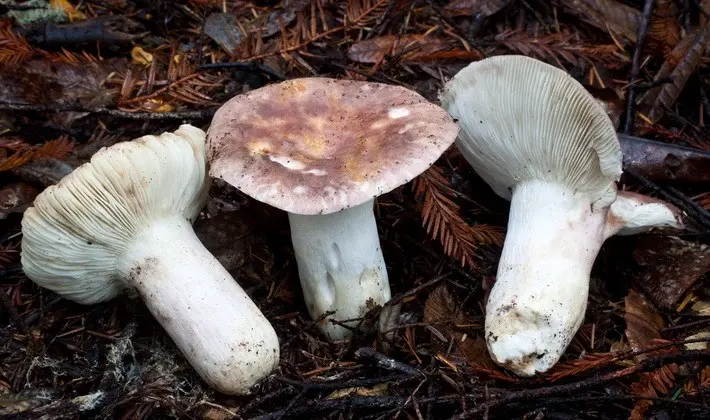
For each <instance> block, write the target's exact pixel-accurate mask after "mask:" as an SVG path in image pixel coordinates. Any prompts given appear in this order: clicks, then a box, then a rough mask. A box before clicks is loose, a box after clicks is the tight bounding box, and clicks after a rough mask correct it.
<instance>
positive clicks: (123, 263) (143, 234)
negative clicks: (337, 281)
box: [21, 125, 279, 395]
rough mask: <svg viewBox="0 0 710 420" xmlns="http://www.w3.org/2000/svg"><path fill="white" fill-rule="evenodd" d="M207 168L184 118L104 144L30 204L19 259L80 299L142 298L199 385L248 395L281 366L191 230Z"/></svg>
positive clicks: (244, 301)
mask: <svg viewBox="0 0 710 420" xmlns="http://www.w3.org/2000/svg"><path fill="white" fill-rule="evenodd" d="M206 167H207V162H206V159H205V132H204V131H202V130H200V129H199V128H196V127H193V126H190V125H181V126H180V128H179V129H178V130H177V131H175V132H174V133H169V132H166V133H163V134H161V135H159V136H153V135H148V136H144V137H141V138H138V139H136V140H133V141H127V142H122V143H118V144H115V145H113V146H111V147H109V148H102V149H101V150H99V151H98V152H97V153H96V154H94V155H93V156H92V157H91V161H90V162H87V163H85V164H83V165H81V166H80V167H78V168H76V169H75V170H74V171H73V172H71V173H70V174H69V175H67V176H65V177H64V178H62V179H61V181H60V182H59V183H58V184H57V185H54V186H50V187H48V188H47V189H46V190H44V191H43V192H42V193H41V194H39V195H38V196H37V198H36V199H35V201H34V207H30V208H29V209H27V211H26V212H25V214H24V216H23V219H22V234H23V238H22V253H21V261H22V267H23V269H24V272H25V274H26V275H27V277H29V278H30V279H31V280H32V281H34V282H35V283H37V284H38V285H39V286H42V287H45V288H47V289H50V290H52V291H54V292H56V293H57V294H59V295H61V296H63V297H65V298H67V299H69V300H72V301H75V302H78V303H80V304H85V305H90V304H95V303H99V302H103V301H107V300H110V299H112V298H113V297H115V296H117V295H118V294H120V293H121V292H123V291H128V292H129V294H130V296H132V297H135V296H136V295H137V296H140V298H141V299H142V300H143V302H144V303H145V305H146V306H147V307H148V309H149V310H150V312H151V313H152V314H153V316H154V317H155V318H156V319H157V320H158V322H159V323H160V324H161V325H162V326H163V328H165V330H166V331H167V333H168V334H169V335H170V337H171V338H172V339H173V341H174V342H175V344H176V345H177V347H178V348H179V349H180V351H181V352H182V353H183V355H184V356H185V357H186V359H187V360H188V361H189V363H190V364H191V365H192V366H193V367H194V368H195V370H196V371H197V372H198V373H199V375H200V376H201V377H202V378H203V379H204V380H205V382H207V383H208V384H209V385H210V386H212V387H213V388H215V389H216V390H218V391H220V392H223V393H226V394H236V395H241V394H248V393H249V392H250V388H251V387H252V386H253V385H254V384H256V383H257V382H258V381H260V380H261V379H263V378H264V377H265V376H266V375H268V374H269V373H270V372H271V371H272V370H273V369H274V368H275V367H276V366H277V364H278V360H279V343H278V338H277V336H276V332H275V331H274V329H273V327H272V326H271V324H270V323H269V321H268V320H267V319H266V318H265V317H264V316H263V314H262V313H261V311H260V310H259V308H257V306H256V305H255V304H254V303H253V302H252V301H251V299H250V298H249V296H248V295H247V294H246V293H245V292H244V290H243V289H242V288H241V287H240V286H239V285H238V284H237V283H236V282H235V281H234V279H233V278H232V277H231V276H230V274H229V273H228V272H227V271H226V270H225V269H224V268H223V267H222V266H221V265H220V264H219V262H218V261H217V260H216V259H215V258H214V257H213V256H212V254H210V252H209V251H208V250H207V249H205V247H204V246H203V245H202V243H201V242H200V240H199V239H198V238H197V236H196V235H195V233H194V231H193V229H192V222H193V221H194V220H195V218H196V217H197V216H198V214H199V213H200V210H201V208H202V207H203V206H204V204H205V201H206V199H207V194H208V188H209V178H208V177H207V176H206V170H207V168H206Z"/></svg>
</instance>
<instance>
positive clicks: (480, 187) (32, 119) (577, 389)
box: [0, 0, 710, 420]
mask: <svg viewBox="0 0 710 420" xmlns="http://www.w3.org/2000/svg"><path fill="white" fill-rule="evenodd" d="M708 13H710V2H708V1H706V0H701V1H671V0H656V1H650V0H574V1H567V0H555V1H552V2H550V1H543V0H524V1H523V0H422V1H406V0H343V1H335V0H269V1H265V0H227V1H224V0H189V1H184V2H172V1H165V0H157V1H134V0H125V1H111V2H104V1H81V2H80V1H75V0H61V1H59V0H52V1H39V0H31V1H7V0H6V1H0V292H2V293H0V415H1V416H3V417H7V418H46V419H51V420H53V419H74V418H131V419H147V418H206V419H215V420H216V419H232V418H260V419H277V418H278V419H287V418H314V419H316V418H318V419H320V418H328V419H339V418H363V419H367V418H372V419H376V418H412V419H440V418H443V419H450V418H460V419H463V418H490V419H509V418H548V417H549V418H585V417H594V418H612V419H630V418H632V419H641V418H706V417H710V407H709V406H708V401H710V399H708V392H709V390H710V368H708V364H710V361H709V360H708V359H709V358H710V356H709V355H708V342H709V341H710V321H709V318H708V317H709V316H710V303H708V302H710V292H709V291H708V287H707V286H708V280H707V277H708V272H710V270H709V269H708V267H710V264H709V261H710V247H709V245H710V244H709V243H708V236H707V233H708V231H710V212H709V210H710V198H709V197H710V185H708V176H707V173H706V172H707V170H705V169H706V168H708V157H707V155H708V151H710V138H709V137H708V132H707V127H706V125H707V123H708V117H710V99H708V98H710V79H709V78H708V77H707V74H708V71H707V70H708V65H710V60H708V58H707V53H706V51H705V50H707V40H708V34H707V31H708V29H707V28H708V22H710V17H709V16H710V15H709V14H708ZM503 54H505V55H511V54H517V55H525V56H528V57H531V58H534V59H537V60H541V61H544V62H545V63H547V64H549V65H552V66H555V67H557V68H559V69H561V70H562V71H564V72H566V73H567V74H569V75H570V76H571V77H573V78H574V79H575V80H576V81H578V82H579V83H580V84H581V85H582V86H583V87H584V89H586V90H587V91H588V92H590V93H591V94H592V95H594V96H595V98H596V99H597V102H598V103H599V104H600V105H602V108H603V109H605V111H606V113H607V115H608V116H609V118H610V119H611V121H612V122H613V125H614V128H615V129H616V130H617V131H618V132H620V133H624V135H622V136H619V141H620V145H621V150H622V151H623V153H624V159H623V167H622V169H623V175H622V176H621V179H620V180H619V182H618V189H617V190H618V191H617V194H621V195H627V194H629V195H630V196H633V194H641V195H646V196H651V197H654V198H656V199H660V200H663V201H665V202H667V203H671V204H672V205H673V206H675V207H676V208H678V210H679V211H680V212H681V213H682V215H683V220H684V223H685V230H684V231H683V232H677V231H673V232H668V231H662V230H652V231H650V232H647V233H641V234H638V235H634V236H614V237H611V238H609V239H607V240H606V241H605V243H604V245H603V246H601V248H600V249H599V253H598V255H597V257H596V260H595V261H594V264H593V265H592V267H591V272H590V276H589V282H588V283H589V287H588V290H589V298H588V300H587V308H586V311H584V313H583V317H582V318H581V320H580V322H581V325H580V326H579V329H578V330H577V333H576V334H575V335H574V336H573V337H572V339H571V342H570V343H569V345H568V346H567V349H566V351H565V352H564V353H563V354H562V355H561V357H560V360H559V362H558V363H557V364H556V365H555V366H554V367H552V368H551V369H550V370H548V371H547V372H544V373H538V374H536V375H535V376H534V377H529V378H523V377H519V376H517V375H514V374H512V373H511V372H510V371H508V370H506V369H505V368H502V367H500V366H498V365H496V364H495V363H494V362H493V360H492V358H491V357H490V355H489V353H488V350H487V347H486V337H485V322H486V317H485V309H486V302H487V301H488V298H489V295H492V294H493V295H494V292H495V285H496V280H497V279H496V277H497V269H498V265H499V262H500V260H501V255H502V252H503V242H504V239H505V238H506V236H507V234H508V229H507V227H508V226H509V220H508V215H509V213H510V211H511V208H510V204H509V203H508V202H507V201H506V200H504V199H502V198H500V197H499V196H497V195H496V194H495V192H494V191H492V190H491V188H490V187H489V186H488V185H487V184H486V183H485V182H484V181H483V179H482V178H481V177H480V176H478V175H477V174H476V172H475V171H474V170H473V168H471V166H470V165H469V164H468V163H467V161H466V159H465V158H464V157H463V156H462V154H461V153H460V151H459V149H458V148H457V147H451V148H449V150H447V151H446V152H445V153H444V154H442V155H441V157H440V158H439V159H438V160H436V161H435V162H433V163H432V162H427V163H428V164H431V166H429V169H428V170H426V171H424V172H423V173H422V174H421V175H419V176H418V177H416V178H414V179H413V180H412V184H411V185H404V186H402V187H399V188H396V189H394V190H392V191H390V192H388V193H386V194H381V195H380V196H379V197H378V198H377V200H376V202H375V205H374V206H373V208H372V211H373V215H374V220H375V223H376V225H377V226H376V232H377V235H376V236H377V237H378V239H379V244H380V246H381V252H382V255H383V257H384V264H385V266H386V269H387V272H388V276H389V283H390V289H391V299H390V300H389V302H387V303H385V304H384V305H383V307H381V306H379V305H374V306H372V307H367V310H366V311H364V313H359V314H357V319H353V320H348V322H349V323H352V324H357V325H359V326H361V327H362V328H358V330H357V331H352V335H351V337H350V339H349V340H347V341H345V342H330V341H329V340H327V338H326V337H325V336H324V335H323V334H322V331H321V330H322V328H321V327H322V325H323V322H325V320H326V319H327V317H328V314H324V316H323V317H322V319H311V317H310V316H309V314H308V308H307V307H306V305H305V304H304V303H303V302H304V299H303V292H302V291H301V288H300V285H299V275H298V268H297V265H298V264H297V256H296V255H295V253H294V248H293V244H292V242H291V240H290V234H289V220H288V216H287V215H286V214H285V212H282V211H278V210H277V209H274V208H271V207H270V206H268V205H265V204H263V203H261V202H259V201H257V200H254V199H252V198H250V197H249V196H247V195H245V194H243V193H241V192H240V191H239V190H237V189H235V188H233V187H232V186H230V185H228V184H227V183H224V182H220V181H215V182H213V183H212V185H211V188H210V190H209V198H208V200H207V202H206V205H205V207H204V209H203V210H202V211H201V212H200V214H199V215H198V216H197V220H195V223H194V225H193V228H194V232H195V235H196V236H197V238H198V239H199V240H200V241H201V242H202V243H203V244H204V246H205V248H206V249H207V250H208V251H209V253H210V254H212V255H213V256H214V258H215V259H216V260H217V261H219V263H220V264H221V265H222V266H223V267H224V268H225V269H227V270H228V271H229V275H230V276H231V277H232V278H234V281H236V282H237V283H238V284H239V286H240V287H241V288H242V289H243V290H244V292H245V293H246V295H248V298H249V299H250V300H252V301H253V302H254V303H255V305H256V306H257V307H258V308H259V310H260V311H261V312H262V313H263V315H264V317H265V318H266V319H267V320H268V323H269V324H271V325H272V326H273V329H274V331H275V332H276V335H277V337H278V340H279V347H280V348H279V354H280V360H279V364H278V367H276V369H275V370H274V371H273V373H272V374H271V375H268V376H267V377H266V378H265V379H264V380H263V381H261V382H260V383H259V385H258V386H256V387H254V389H252V392H251V394H250V395H248V396H239V397H234V396H232V397H230V396H227V395H224V394H222V393H219V392H217V391H215V390H214V388H212V387H210V386H209V385H208V384H207V383H206V382H205V381H203V380H202V379H201V378H200V376H199V374H198V373H197V372H195V370H194V369H192V368H191V366H190V363H189V361H188V360H187V359H186V358H185V357H184V356H183V355H182V354H181V352H180V350H179V347H178V346H176V344H175V342H174V341H173V340H172V339H171V338H170V335H168V334H167V333H166V332H165V330H164V329H163V328H162V327H161V325H160V323H159V322H158V320H156V319H155V318H154V317H153V315H152V314H151V312H150V310H149V309H148V308H146V306H145V305H144V304H142V303H141V302H140V301H134V300H131V299H128V298H125V297H116V298H115V299H113V300H111V301H109V302H104V303H99V304H95V305H88V306H87V305H78V304H75V303H72V302H70V301H68V300H67V299H64V298H62V297H60V296H59V295H57V294H55V293H53V292H51V291H49V290H47V289H44V288H40V287H38V286H36V285H35V284H34V283H33V282H32V281H30V280H29V279H28V278H27V277H26V275H25V273H24V272H23V270H22V266H21V258H20V257H21V252H22V247H21V244H22V242H23V236H22V232H21V225H20V222H21V220H22V218H23V216H24V212H25V211H26V209H27V208H29V207H31V206H32V204H33V201H34V197H35V196H36V195H37V194H38V193H40V192H41V191H44V190H45V189H46V188H47V187H48V186H50V185H53V184H56V183H57V182H58V181H59V180H60V179H62V178H64V177H65V176H67V175H68V174H69V173H71V172H72V171H73V170H74V169H75V168H77V167H79V166H80V165H82V164H83V163H85V162H87V161H89V160H90V158H91V157H92V156H93V155H94V154H96V153H97V152H98V151H99V150H100V149H101V148H102V147H110V146H112V145H113V144H116V143H118V142H123V141H127V140H131V139H135V138H138V137H141V136H143V135H146V134H156V133H163V132H174V131H175V130H176V129H178V127H179V126H180V125H181V124H184V123H189V124H191V125H193V126H195V127H199V128H200V129H202V130H204V131H207V130H208V128H209V125H210V122H211V120H212V117H213V115H214V113H215V111H216V110H217V109H218V108H219V107H220V106H221V105H222V104H224V103H225V102H226V101H228V100H229V99H231V98H233V97H235V96H237V95H240V94H242V93H246V92H249V91H253V90H255V89H258V88H261V87H264V86H267V85H271V84H274V83H277V82H281V81H284V80H291V79H296V78H306V77H328V78H333V79H344V80H357V81H365V82H376V83H383V84H388V85H399V86H403V87H405V88H407V89H410V90H413V91H416V92H417V93H419V94H421V95H422V96H423V97H424V98H426V99H427V100H428V101H430V102H432V103H434V104H437V105H440V103H439V101H438V98H437V93H438V92H439V91H440V89H441V88H442V87H443V86H444V85H445V84H446V83H447V82H448V81H449V80H450V79H451V78H452V77H453V76H454V75H455V74H457V73H458V72H459V71H461V69H463V68H465V67H466V66H468V65H469V64H471V62H474V61H478V60H481V59H483V58H486V57H492V56H498V55H503ZM511 96H514V94H512V93H511ZM333 117H335V118H337V115H333ZM266 126H268V125H266ZM625 210H633V208H626V209H625ZM374 230H375V229H374V227H373V229H372V231H373V232H374ZM373 238H374V236H373ZM383 314H384V315H385V317H386V318H387V321H388V322H387V323H386V324H387V327H386V328H387V329H386V330H380V331H379V332H378V333H375V331H376V330H377V329H376V328H372V327H374V326H376V325H377V324H378V323H379V322H380V321H381V318H382V316H383Z"/></svg>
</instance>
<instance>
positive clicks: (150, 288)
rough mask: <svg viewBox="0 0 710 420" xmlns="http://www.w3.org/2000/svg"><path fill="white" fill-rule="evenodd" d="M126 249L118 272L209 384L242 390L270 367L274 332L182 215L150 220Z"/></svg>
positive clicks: (228, 390)
mask: <svg viewBox="0 0 710 420" xmlns="http://www.w3.org/2000/svg"><path fill="white" fill-rule="evenodd" d="M129 249H130V251H128V252H127V253H126V255H124V256H123V263H122V264H121V274H122V275H124V278H126V279H127V282H128V284H129V285H130V286H131V287H132V288H133V289H135V291H136V292H137V293H138V294H139V295H140V297H141V299H142V300H143V302H144V303H145V305H146V306H147V307H148V309H149V310H150V312H151V313H152V314H153V316H154V317H155V319H156V320H158V322H159V323H160V325H162V326H163V328H164V329H165V331H167V333H168V334H169V335H170V337H171V338H172V339H173V341H174V342H175V344H176V345H177V347H178V348H179V349H180V351H181V352H182V353H183V355H184V356H185V358H186V359H187V360H188V361H189V362H190V364H191V365H192V366H193V367H194V368H195V370H196V371H197V372H198V373H199V375H200V376H201V377H202V378H203V379H204V380H205V382H207V383H208V384H209V385H210V386H211V387H213V388H215V389H216V390H218V391H220V392H223V393H226V394H234V395H243V394H247V393H249V392H250V388H251V387H252V386H253V385H254V384H256V383H257V382H259V381H260V380H261V379H263V378H264V377H266V376H267V375H268V374H269V373H270V372H271V371H272V370H273V369H274V368H276V366H277V365H278V361H279V342H278V338H277V336H276V332H275V331H274V329H273V327H272V326H271V324H270V323H269V321H268V320H267V319H266V318H265V317H264V315H263V314H262V313H261V311H260V310H259V308H257V307H256V305H255V304H254V303H253V302H252V301H251V299H250V298H249V296H248V295H247V294H246V293H245V292H244V290H243V289H242V288H241V287H240V286H239V285H238V284H237V283H236V282H235V281H234V279H233V278H232V276H231V275H230V274H229V273H228V272H227V270H225V269H224V267H222V265H221V264H220V263H219V262H218V261H217V260H216V259H215V258H214V257H213V256H212V254H211V253H210V252H209V251H208V250H207V249H205V247H204V246H203V245H202V243H201V242H200V240H199V239H198V238H197V236H195V233H194V231H193V229H192V226H191V225H190V223H189V222H188V221H186V220H184V219H181V218H178V217H174V218H168V219H165V220H162V221H159V222H156V223H154V224H153V225H152V226H151V227H150V228H149V229H147V230H145V231H144V232H143V233H142V234H141V235H139V237H137V238H136V239H135V242H134V243H133V245H132V246H131V247H129Z"/></svg>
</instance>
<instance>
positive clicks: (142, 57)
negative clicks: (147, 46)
mask: <svg viewBox="0 0 710 420" xmlns="http://www.w3.org/2000/svg"><path fill="white" fill-rule="evenodd" d="M131 58H132V59H133V64H142V65H144V66H149V65H150V63H152V62H153V54H151V53H149V52H146V51H145V50H144V49H143V48H141V47H133V49H132V50H131Z"/></svg>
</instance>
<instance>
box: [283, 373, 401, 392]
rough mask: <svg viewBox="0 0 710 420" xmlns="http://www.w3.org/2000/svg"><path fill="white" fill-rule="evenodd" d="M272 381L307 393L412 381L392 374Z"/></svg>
mask: <svg viewBox="0 0 710 420" xmlns="http://www.w3.org/2000/svg"><path fill="white" fill-rule="evenodd" d="M274 379H276V380H278V381H280V382H284V383H287V384H289V385H293V386H296V387H299V388H304V389H307V390H308V391H330V390H335V389H345V388H359V387H365V386H373V385H377V384H382V383H393V382H402V381H409V380H410V379H412V376H411V375H401V374H392V375H387V376H382V377H379V378H364V379H352V380H349V381H338V380H333V381H327V382H299V381H294V380H293V379H288V378H284V377H279V376H277V377H275V378H274Z"/></svg>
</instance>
